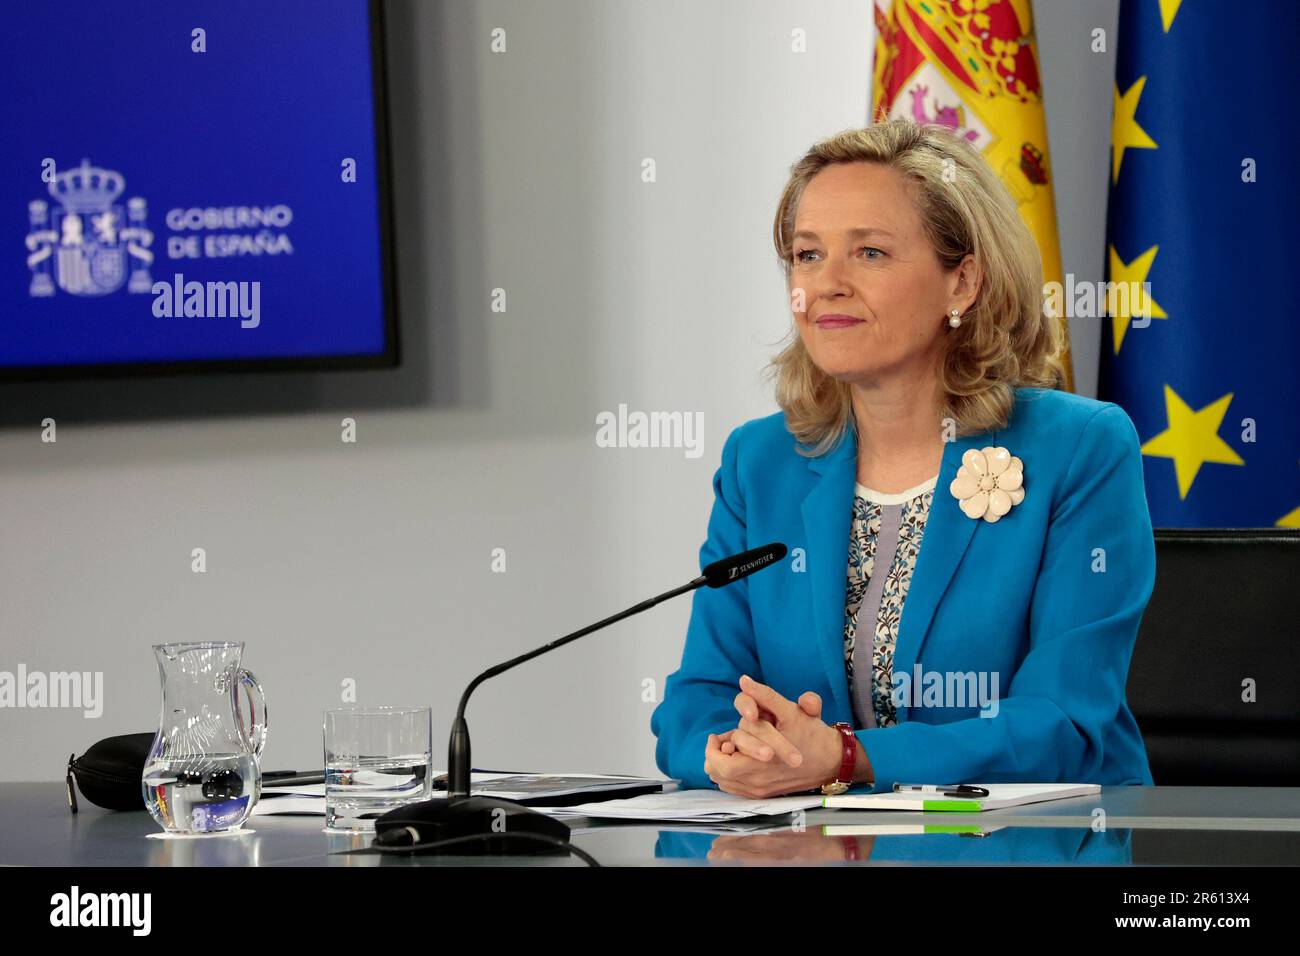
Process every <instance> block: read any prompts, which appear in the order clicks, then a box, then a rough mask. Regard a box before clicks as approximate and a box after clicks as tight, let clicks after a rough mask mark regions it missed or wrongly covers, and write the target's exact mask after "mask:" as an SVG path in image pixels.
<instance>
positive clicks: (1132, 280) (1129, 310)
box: [1106, 245, 1169, 355]
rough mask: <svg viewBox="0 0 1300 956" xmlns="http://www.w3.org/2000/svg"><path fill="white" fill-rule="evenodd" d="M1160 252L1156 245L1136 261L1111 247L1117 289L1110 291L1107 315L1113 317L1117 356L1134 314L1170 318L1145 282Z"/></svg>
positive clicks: (1112, 278) (1111, 279)
mask: <svg viewBox="0 0 1300 956" xmlns="http://www.w3.org/2000/svg"><path fill="white" fill-rule="evenodd" d="M1158 251H1160V247H1159V246H1152V247H1151V248H1150V249H1148V250H1147V251H1146V252H1144V253H1142V255H1140V256H1138V257H1137V258H1136V259H1134V260H1133V261H1132V262H1125V261H1124V260H1123V259H1121V258H1120V257H1119V253H1118V252H1116V251H1115V247H1114V246H1113V245H1112V246H1111V247H1110V281H1111V283H1113V284H1114V286H1116V287H1117V288H1115V289H1114V290H1113V291H1108V292H1107V295H1106V314H1107V315H1109V316H1110V322H1111V331H1112V332H1113V333H1114V334H1113V335H1112V336H1111V338H1112V339H1113V340H1114V342H1115V354H1116V355H1118V354H1119V347H1120V343H1122V342H1123V341H1124V333H1125V332H1127V331H1128V326H1129V322H1130V321H1131V320H1132V318H1133V317H1134V316H1137V317H1139V318H1145V317H1148V316H1150V317H1151V318H1155V319H1167V318H1169V316H1168V315H1166V314H1165V310H1164V309H1162V308H1160V304H1159V303H1158V302H1156V300H1155V299H1154V298H1152V296H1151V295H1150V293H1148V292H1147V290H1146V288H1145V287H1144V286H1143V284H1142V283H1144V282H1146V281H1147V273H1148V272H1150V271H1151V264H1152V263H1153V262H1155V261H1156V253H1157V252H1158ZM1121 284H1123V285H1124V289H1123V290H1122V291H1121V290H1120V289H1119V288H1118V287H1119V286H1120V285H1121ZM1130 290H1131V291H1130Z"/></svg>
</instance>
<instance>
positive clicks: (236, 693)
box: [141, 641, 266, 834]
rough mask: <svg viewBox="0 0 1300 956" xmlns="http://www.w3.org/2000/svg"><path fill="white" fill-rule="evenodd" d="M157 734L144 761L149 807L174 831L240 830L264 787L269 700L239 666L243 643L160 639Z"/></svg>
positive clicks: (160, 822)
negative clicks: (261, 764)
mask: <svg viewBox="0 0 1300 956" xmlns="http://www.w3.org/2000/svg"><path fill="white" fill-rule="evenodd" d="M153 651H154V656H155V657H156V658H157V660H158V676H159V679H160V680H161V681H162V712H161V715H160V717H159V721H158V733H157V734H155V735H154V739H153V746H152V747H151V748H150V750H149V756H148V759H146V761H145V766H144V776H143V778H142V781H141V786H142V787H143V789H144V802H145V806H146V807H148V808H149V812H150V813H151V814H153V818H154V819H155V820H157V821H158V825H159V826H161V827H162V828H163V829H164V830H167V831H168V832H171V833H187V834H199V833H219V832H222V831H226V830H237V829H239V827H241V826H242V825H243V823H244V821H245V820H247V819H248V816H249V814H250V813H252V812H253V806H254V804H256V803H257V800H258V797H259V796H261V792H262V771H261V769H260V767H259V761H260V759H261V756H262V750H263V749H264V748H265V747H266V698H265V696H264V695H263V693H262V686H261V685H260V684H259V683H258V682H257V678H255V677H254V676H253V675H252V673H250V672H249V671H247V670H245V669H244V668H243V667H242V666H240V658H241V657H242V656H243V653H244V643H243V641H216V642H207V643H201V644H155V645H154V648H153Z"/></svg>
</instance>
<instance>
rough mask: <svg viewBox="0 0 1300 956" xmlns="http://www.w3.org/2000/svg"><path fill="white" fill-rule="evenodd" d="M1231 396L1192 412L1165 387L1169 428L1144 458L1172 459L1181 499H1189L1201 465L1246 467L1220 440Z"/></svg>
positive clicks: (1154, 440)
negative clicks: (1210, 463)
mask: <svg viewBox="0 0 1300 956" xmlns="http://www.w3.org/2000/svg"><path fill="white" fill-rule="evenodd" d="M1231 401H1232V393H1231V392H1229V393H1228V394H1227V395H1224V396H1223V397H1222V398H1220V399H1217V400H1215V401H1213V402H1211V403H1210V404H1209V405H1206V406H1205V407H1204V408H1202V409H1199V410H1197V411H1192V409H1191V406H1189V405H1188V404H1187V403H1186V402H1184V401H1183V400H1182V399H1181V398H1179V397H1178V395H1177V394H1176V393H1175V392H1174V390H1173V389H1172V388H1170V387H1169V386H1168V385H1166V386H1165V417H1166V420H1167V421H1168V422H1169V427H1168V428H1166V429H1165V430H1164V431H1162V432H1161V433H1160V434H1159V435H1157V436H1156V437H1155V438H1152V439H1151V440H1150V441H1148V442H1147V443H1146V444H1144V445H1143V446H1142V454H1144V455H1151V456H1153V457H1156V458H1172V459H1173V460H1174V474H1175V475H1177V477H1178V497H1179V498H1180V499H1184V498H1186V497H1187V492H1188V490H1189V489H1190V488H1191V487H1192V482H1193V481H1195V480H1196V474H1197V472H1199V471H1200V470H1201V465H1203V464H1205V463H1206V462H1207V461H1208V462H1214V463H1215V464H1220V465H1244V464H1245V462H1244V461H1242V460H1241V457H1240V456H1239V455H1238V454H1237V453H1236V452H1235V451H1233V450H1232V447H1231V446H1230V445H1229V444H1228V443H1227V442H1225V441H1224V440H1223V439H1222V438H1220V437H1219V426H1220V425H1221V424H1223V416H1224V415H1225V414H1227V411H1228V403H1229V402H1231Z"/></svg>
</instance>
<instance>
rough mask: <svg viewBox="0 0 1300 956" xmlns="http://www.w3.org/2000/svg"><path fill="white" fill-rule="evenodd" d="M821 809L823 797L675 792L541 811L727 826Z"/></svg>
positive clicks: (708, 791)
mask: <svg viewBox="0 0 1300 956" xmlns="http://www.w3.org/2000/svg"><path fill="white" fill-rule="evenodd" d="M821 805H822V797H821V796H820V795H808V796H800V797H772V798H771V799H768V800H747V799H746V798H744V797H738V796H736V795H735V794H732V793H723V792H722V791H721V790H674V791H673V792H671V793H646V794H642V795H641V796H639V797H629V798H627V799H626V800H599V801H596V802H595V803H580V804H578V805H577V806H572V807H538V808H537V809H538V810H539V811H541V812H542V813H545V814H548V815H550V816H556V817H565V816H583V817H599V818H602V819H611V820H689V821H695V822H700V823H725V822H727V821H729V820H743V819H746V818H748V817H763V816H777V815H780V814H782V813H793V812H794V811H795V810H809V809H812V808H813V807H820V806H821Z"/></svg>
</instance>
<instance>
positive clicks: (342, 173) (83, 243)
mask: <svg viewBox="0 0 1300 956" xmlns="http://www.w3.org/2000/svg"><path fill="white" fill-rule="evenodd" d="M371 31H372V17H371V10H370V5H369V4H368V3H367V2H366V0H274V2H267V0H220V2H187V3H176V2H172V0H124V2H120V3H104V2H102V0H40V2H30V3H22V4H14V5H11V6H7V7H6V9H5V10H4V11H3V13H0V81H2V82H0V90H2V91H3V92H2V93H0V130H3V141H4V148H3V150H0V222H2V223H3V224H4V225H3V236H4V241H3V243H0V251H3V250H7V251H3V254H0V374H4V373H6V372H8V373H13V372H15V371H22V370H26V371H27V372H28V373H31V372H32V371H34V370H37V369H46V368H54V367H65V368H66V367H69V366H77V367H82V366H104V365H106V364H108V365H121V366H131V365H138V366H150V367H156V366H158V365H170V364H188V363H212V362H222V363H226V362H233V363H239V364H243V363H250V362H265V361H274V362H276V363H277V364H278V365H283V364H284V363H285V362H286V361H290V362H295V361H302V362H303V363H304V364H311V363H312V361H313V360H314V361H315V362H316V363H317V364H320V363H324V364H330V360H331V359H335V360H339V359H345V358H350V359H352V360H359V361H360V363H361V364H384V363H385V362H389V363H391V361H392V360H393V358H394V356H395V342H394V340H393V339H394V332H393V327H392V326H393V323H392V322H391V319H390V314H391V306H392V303H391V302H390V301H389V299H390V291H389V285H388V281H387V276H388V275H389V273H388V270H387V268H386V264H385V254H386V253H385V246H386V244H385V241H384V230H385V223H386V217H385V216H384V215H382V211H383V209H384V206H383V203H384V202H385V201H386V192H387V190H386V187H385V185H384V179H383V169H382V156H383V153H382V150H381V149H380V127H378V126H377V123H376V111H377V109H381V108H382V107H377V106H376V102H377V98H376V95H375V92H376V91H375V82H376V81H375V77H376V75H377V72H378V71H377V70H376V64H375V63H374V62H373V58H374V54H373V53H372V49H373V48H372V36H371ZM340 364H347V362H340Z"/></svg>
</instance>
